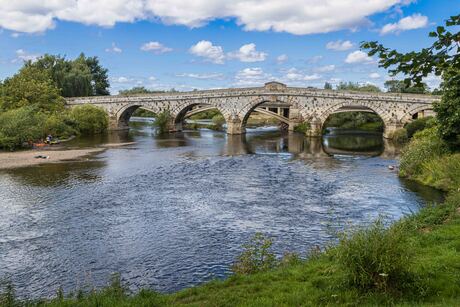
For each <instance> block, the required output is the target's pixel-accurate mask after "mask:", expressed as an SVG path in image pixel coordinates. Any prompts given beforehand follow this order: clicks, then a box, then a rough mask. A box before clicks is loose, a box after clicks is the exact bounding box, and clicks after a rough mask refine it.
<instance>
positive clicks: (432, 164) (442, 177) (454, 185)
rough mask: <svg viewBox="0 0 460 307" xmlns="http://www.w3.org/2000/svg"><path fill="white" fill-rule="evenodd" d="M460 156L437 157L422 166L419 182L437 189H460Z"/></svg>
mask: <svg viewBox="0 0 460 307" xmlns="http://www.w3.org/2000/svg"><path fill="white" fill-rule="evenodd" d="M459 174H460V154H453V155H445V156H443V157H435V158H433V159H431V160H429V161H425V162H424V163H423V164H422V166H421V174H420V175H419V176H418V180H420V181H421V182H423V183H424V184H427V185H430V186H433V187H435V188H438V189H441V190H445V191H450V190H454V191H456V190H458V189H460V176H459Z"/></svg>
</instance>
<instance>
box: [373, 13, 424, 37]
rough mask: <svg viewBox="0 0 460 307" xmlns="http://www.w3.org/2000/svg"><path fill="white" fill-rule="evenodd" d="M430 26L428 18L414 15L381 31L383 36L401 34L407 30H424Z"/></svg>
mask: <svg viewBox="0 0 460 307" xmlns="http://www.w3.org/2000/svg"><path fill="white" fill-rule="evenodd" d="M427 25H428V17H426V16H423V15H421V14H413V15H412V16H407V17H404V18H402V19H400V20H399V21H398V22H396V23H388V24H386V25H384V26H383V28H382V29H381V30H380V34H381V35H385V34H389V33H399V32H402V31H407V30H414V29H419V28H424V27H426V26H427Z"/></svg>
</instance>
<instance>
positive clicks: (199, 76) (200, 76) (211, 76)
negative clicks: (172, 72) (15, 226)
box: [176, 73, 224, 80]
mask: <svg viewBox="0 0 460 307" xmlns="http://www.w3.org/2000/svg"><path fill="white" fill-rule="evenodd" d="M176 76H178V77H186V78H193V79H201V80H209V79H222V78H223V77H224V75H223V74H220V73H210V74H194V73H182V74H178V75H176Z"/></svg>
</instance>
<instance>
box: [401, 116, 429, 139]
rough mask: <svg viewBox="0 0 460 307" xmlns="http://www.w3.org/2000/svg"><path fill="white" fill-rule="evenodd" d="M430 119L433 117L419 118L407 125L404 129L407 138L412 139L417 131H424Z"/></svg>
mask: <svg viewBox="0 0 460 307" xmlns="http://www.w3.org/2000/svg"><path fill="white" fill-rule="evenodd" d="M432 119H433V117H431V116H429V117H423V118H419V119H416V120H414V121H412V122H410V123H408V124H407V125H406V127H405V128H406V130H407V137H408V138H412V137H413V136H414V134H415V133H416V132H417V131H421V130H423V129H425V128H426V127H427V123H429V122H430V121H431V120H432Z"/></svg>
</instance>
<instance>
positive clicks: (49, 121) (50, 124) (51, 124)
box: [44, 114, 78, 138]
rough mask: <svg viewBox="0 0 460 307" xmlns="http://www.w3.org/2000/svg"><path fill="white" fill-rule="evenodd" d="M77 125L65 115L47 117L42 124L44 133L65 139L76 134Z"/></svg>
mask: <svg viewBox="0 0 460 307" xmlns="http://www.w3.org/2000/svg"><path fill="white" fill-rule="evenodd" d="M77 127H78V123H77V122H75V121H74V120H72V119H71V118H70V117H69V116H68V115H67V114H53V115H49V116H48V117H47V118H46V120H45V123H44V132H45V134H46V135H48V134H51V135H53V136H57V137H63V138H67V137H70V136H72V135H75V134H77V133H78V130H77Z"/></svg>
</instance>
